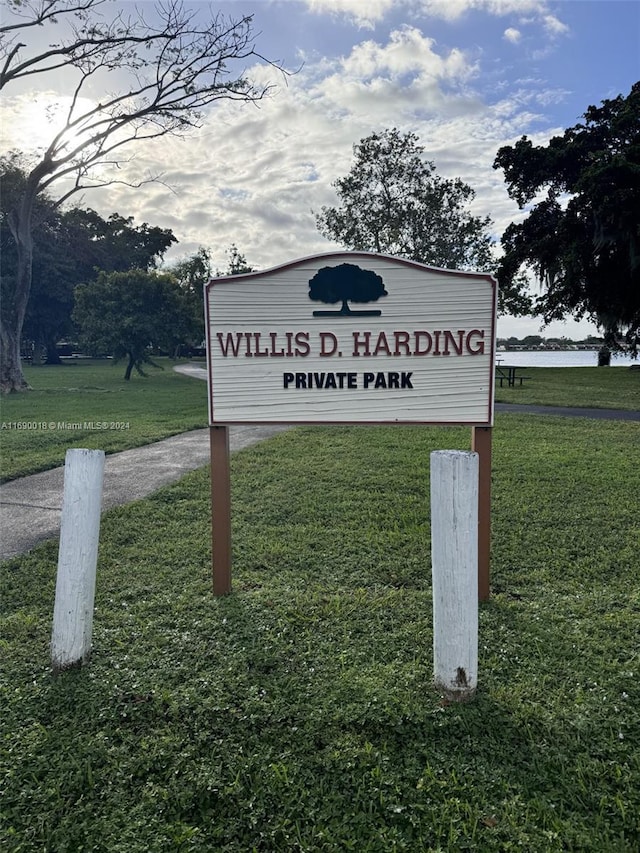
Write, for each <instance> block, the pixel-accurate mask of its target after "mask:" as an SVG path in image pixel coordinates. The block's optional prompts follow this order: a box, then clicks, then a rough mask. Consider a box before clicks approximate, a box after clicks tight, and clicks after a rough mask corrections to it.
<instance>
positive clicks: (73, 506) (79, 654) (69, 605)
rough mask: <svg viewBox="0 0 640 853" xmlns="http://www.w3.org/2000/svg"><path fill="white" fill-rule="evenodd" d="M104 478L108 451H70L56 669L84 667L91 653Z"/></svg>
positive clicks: (55, 637)
mask: <svg viewBox="0 0 640 853" xmlns="http://www.w3.org/2000/svg"><path fill="white" fill-rule="evenodd" d="M103 475H104V451H102V450H68V451H67V454H66V456H65V464H64V495H63V500H62V519H61V522H60V547H59V551H58V577H57V581H56V598H55V604H54V608H53V630H52V632H51V665H52V667H53V669H54V670H55V671H60V670H62V669H67V668H68V667H70V666H74V665H75V664H78V663H84V662H85V661H86V660H87V659H88V657H89V653H90V651H91V632H92V628H93V601H94V596H95V588H96V564H97V562H98V540H99V536H100V509H101V505H102V480H103Z"/></svg>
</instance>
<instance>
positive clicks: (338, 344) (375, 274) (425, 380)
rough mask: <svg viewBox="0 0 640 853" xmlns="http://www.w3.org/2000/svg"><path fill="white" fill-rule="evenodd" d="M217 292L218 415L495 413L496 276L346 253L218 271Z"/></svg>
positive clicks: (211, 303)
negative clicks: (226, 274) (240, 273)
mask: <svg viewBox="0 0 640 853" xmlns="http://www.w3.org/2000/svg"><path fill="white" fill-rule="evenodd" d="M330 260H332V261H334V263H327V261H330ZM353 260H358V261H359V262H360V263H362V262H363V261H366V268H363V266H361V265H360V263H359V264H355V263H353ZM335 261H344V262H343V263H336V262H335ZM240 278H242V279H243V280H242V281H240ZM303 288H304V290H303ZM206 296H207V324H208V325H207V342H208V350H209V353H208V355H209V371H210V405H211V412H212V423H213V422H223V421H225V422H230V423H233V422H236V423H242V422H247V421H254V422H259V420H261V421H263V422H269V421H275V422H303V423H304V422H322V421H325V422H334V423H335V422H338V423H339V422H344V423H352V422H389V421H391V422H403V421H404V422H422V423H425V422H433V423H449V422H464V423H470V422H473V423H482V424H485V423H489V422H490V420H491V418H492V400H491V399H490V398H491V394H492V381H491V379H492V365H493V356H492V353H493V348H494V339H495V332H494V328H495V326H494V318H495V282H494V281H493V279H491V277H490V276H487V275H483V274H473V273H452V272H449V271H443V270H433V269H431V268H429V267H424V266H423V265H421V264H414V263H412V262H406V261H400V260H399V259H395V258H389V257H387V256H379V255H368V254H366V253H337V254H334V255H330V256H320V257H318V258H310V259H306V260H303V261H299V262H295V263H293V264H290V265H287V266H285V267H280V268H276V269H275V270H271V271H268V272H267V273H263V274H260V273H254V274H252V275H249V276H244V277H237V278H236V277H231V278H226V279H217V280H214V281H213V282H210V283H209V285H207V290H206ZM243 297H246V298H243ZM381 300H383V301H381ZM310 301H311V302H316V303H318V302H320V303H324V304H325V305H327V306H336V307H334V308H331V309H329V308H324V309H320V308H318V309H317V310H311V309H312V305H310ZM372 303H375V304H376V305H378V304H379V305H381V306H383V307H380V308H378V307H367V308H354V307H353V306H354V305H363V304H369V305H371V304H372ZM305 305H306V306H308V307H305ZM338 306H339V307H338ZM383 308H384V311H383ZM456 362H457V365H455V364H454V363H456ZM445 364H446V365H447V366H446V367H444V365H445ZM440 365H443V366H442V367H441V366H440ZM489 367H491V369H489ZM372 391H374V392H376V391H377V392H382V391H383V392H389V393H388V394H383V395H382V396H380V394H375V395H374V397H375V403H370V402H367V398H369V399H371V398H370V392H372ZM300 392H303V393H300ZM304 392H307V393H304ZM308 392H313V393H311V394H309V393H308ZM335 392H343V393H342V394H338V395H337V396H336V394H335ZM467 398H468V399H467ZM452 418H453V419H457V418H460V419H459V420H453V421H452Z"/></svg>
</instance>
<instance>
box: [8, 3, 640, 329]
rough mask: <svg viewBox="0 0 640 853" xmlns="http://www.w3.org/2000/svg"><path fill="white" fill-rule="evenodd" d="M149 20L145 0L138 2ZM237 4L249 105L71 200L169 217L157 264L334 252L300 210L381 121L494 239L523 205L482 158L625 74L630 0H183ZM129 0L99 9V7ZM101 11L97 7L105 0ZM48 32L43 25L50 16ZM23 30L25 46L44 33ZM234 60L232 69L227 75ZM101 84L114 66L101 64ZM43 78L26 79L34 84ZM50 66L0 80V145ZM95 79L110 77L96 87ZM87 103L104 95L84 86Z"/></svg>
mask: <svg viewBox="0 0 640 853" xmlns="http://www.w3.org/2000/svg"><path fill="white" fill-rule="evenodd" d="M138 5H139V6H140V7H141V8H142V9H143V10H145V14H152V12H151V4H150V3H148V2H143V3H142V4H138ZM185 5H186V6H187V7H188V8H189V9H191V10H193V12H194V14H195V15H197V16H198V17H203V16H207V15H210V14H211V9H213V10H214V11H220V12H221V13H223V14H224V15H230V16H232V17H235V18H238V17H241V16H244V15H247V14H251V15H253V31H254V34H255V38H256V42H255V47H256V50H257V51H258V52H259V54H261V55H262V56H263V57H266V58H267V59H269V60H271V61H272V62H274V63H279V64H281V65H282V67H283V68H285V69H287V71H288V72H290V73H288V74H286V75H285V74H282V73H281V72H280V71H278V69H277V68H276V67H274V65H270V64H268V63H266V62H262V61H260V60H258V59H256V58H253V59H251V60H250V61H248V62H246V63H245V64H244V66H242V67H238V69H237V71H238V72H243V73H244V74H246V76H247V77H248V78H249V79H252V80H255V81H256V82H257V83H259V84H268V85H270V86H271V89H270V92H269V95H268V97H266V98H265V99H263V100H262V101H261V102H260V103H259V105H252V104H242V103H239V102H231V101H219V102H218V103H217V104H216V105H215V106H214V107H212V108H211V109H210V110H209V111H208V112H207V113H206V114H205V115H204V117H203V121H202V127H201V128H200V129H198V130H195V131H191V132H190V133H189V134H188V136H187V137H185V138H181V139H179V138H175V137H163V138H162V139H161V140H159V141H157V142H153V143H146V144H140V145H138V146H137V147H136V148H135V149H133V150H132V152H131V153H132V154H133V155H135V156H134V159H133V160H131V161H128V162H127V163H125V164H123V165H122V167H121V169H120V170H119V173H118V175H119V176H122V177H123V178H126V177H127V176H132V179H134V178H135V177H138V178H139V177H140V176H144V175H148V174H154V175H158V174H160V175H161V176H162V182H161V183H159V182H155V183H149V184H145V185H143V186H141V187H140V188H138V189H132V188H130V187H127V186H124V185H113V186H110V187H106V188H102V189H100V190H96V191H92V192H90V193H86V194H85V195H84V196H83V197H74V199H73V203H74V204H80V205H82V206H85V205H88V206H91V207H93V208H94V209H95V210H97V211H98V212H99V213H101V214H102V215H103V216H107V215H108V214H110V213H112V212H114V211H118V213H120V214H122V215H126V216H134V217H135V223H136V224H140V223H142V222H148V223H149V224H150V225H158V226H161V227H163V228H171V229H172V230H173V232H174V234H175V236H176V237H177V239H178V240H179V243H178V245H177V246H175V247H173V249H172V250H171V253H170V254H169V255H168V256H167V260H168V261H172V260H175V259H177V258H179V257H184V256H186V255H190V254H192V253H193V252H195V251H197V249H198V248H199V247H201V246H202V247H205V248H207V249H209V250H210V251H211V253H212V256H213V259H214V264H215V265H216V266H218V267H220V268H224V267H225V266H226V263H227V257H226V255H225V252H226V250H228V248H229V246H230V245H231V244H232V243H234V244H235V245H236V246H237V247H238V249H239V250H240V252H241V253H242V254H243V255H245V257H246V259H247V262H248V263H249V264H251V266H252V267H254V268H255V269H267V268H269V267H272V266H276V265H278V264H281V263H285V262H287V261H291V260H293V259H296V258H301V257H306V256H308V255H313V254H319V253H321V252H329V251H333V250H335V249H338V248H341V247H339V246H338V245H337V244H335V243H332V242H330V241H329V240H327V239H326V238H324V237H323V236H322V235H321V234H320V233H319V231H318V229H317V227H316V222H315V213H317V212H319V211H320V209H321V208H322V206H323V205H329V206H330V205H335V204H336V203H337V201H338V199H337V196H336V193H335V189H334V187H333V183H334V182H335V181H336V180H337V179H338V178H340V177H343V176H345V175H346V174H347V173H348V171H349V169H350V167H351V165H352V162H353V145H354V144H355V143H357V142H359V141H360V140H361V139H362V138H364V137H366V136H368V135H369V134H371V133H373V132H376V131H381V130H383V129H385V128H391V127H397V128H399V129H400V130H401V131H411V132H413V133H415V134H417V135H418V137H419V139H420V142H421V144H422V145H423V146H424V149H425V152H424V156H425V157H426V158H427V159H429V160H431V161H432V162H433V163H434V164H435V167H436V170H437V172H438V174H439V175H441V176H442V177H444V178H455V177H459V178H462V180H463V181H465V182H466V183H468V184H469V185H470V186H471V187H472V188H473V189H474V190H475V193H476V197H475V200H474V202H473V205H472V212H473V213H474V214H476V215H479V216H490V217H491V220H492V229H491V231H492V235H493V236H494V238H495V239H496V240H499V238H500V236H501V234H502V233H503V231H504V229H505V228H506V227H507V225H509V223H510V222H512V221H519V220H520V219H521V218H522V217H523V216H524V215H525V214H524V213H523V212H521V211H519V210H518V207H517V205H516V204H515V203H514V202H512V201H511V200H510V199H509V197H508V195H507V192H506V188H505V184H504V178H503V175H502V172H500V171H499V170H494V169H493V161H494V159H495V155H496V152H497V151H498V149H499V148H500V147H501V146H503V145H511V144H514V143H515V142H516V141H517V140H518V139H519V138H520V137H521V136H523V135H526V136H528V137H529V138H530V139H531V140H532V141H533V142H534V143H536V144H545V143H546V142H547V141H548V140H549V139H550V138H551V137H552V136H554V135H558V134H561V133H562V132H563V131H564V130H565V129H566V128H567V127H571V126H572V125H574V124H576V123H578V122H579V121H580V120H581V117H582V114H583V113H584V112H585V110H586V109H587V107H588V106H589V105H592V104H599V103H600V102H601V101H602V100H604V99H606V98H614V97H616V96H617V95H619V94H622V95H626V94H628V93H629V91H630V89H631V86H632V84H633V83H634V82H636V81H637V80H638V79H640V2H637V0H563V2H550V0H250V2H244V0H237V2H235V0H234V2H219V3H214V4H212V5H211V6H209V4H206V3H201V2H193V0H185ZM123 7H124V8H125V9H126V8H127V7H129V10H131V9H132V4H127V3H115V4H113V5H110V6H108V7H107V8H108V12H107V14H115V10H116V9H119V8H123ZM111 10H114V11H111ZM59 26H60V25H59ZM50 29H51V28H48V27H41V28H38V31H36V32H35V33H30V34H29V36H28V38H25V37H24V35H22V36H21V40H22V41H25V42H27V48H26V49H35V48H37V47H38V44H42V45H44V44H46V43H48V42H50V41H52V40H53V39H54V38H55V33H52V32H50ZM235 70H236V69H234V71H235ZM114 75H115V79H117V72H114ZM41 77H42V78H43V79H40V78H41ZM71 85H72V81H71V79H70V77H69V76H68V75H65V74H48V75H39V76H34V77H32V78H30V79H29V81H28V83H26V84H23V85H16V86H15V87H14V88H13V89H11V91H10V87H7V89H6V90H5V91H6V94H4V97H3V101H4V103H3V121H2V124H1V126H0V152H6V151H8V150H10V149H14V148H21V149H23V150H25V151H29V150H30V149H37V148H38V147H41V146H43V145H44V144H46V143H47V142H48V141H49V140H50V138H51V135H52V133H53V132H55V121H56V119H55V115H56V112H55V107H54V105H56V104H57V105H58V106H59V105H60V104H64V103H65V98H66V99H67V100H68V95H69V92H70V86H71ZM110 85H111V84H110ZM87 94H88V96H89V97H90V98H91V97H93V98H95V99H96V102H97V101H98V100H99V98H100V97H101V96H102V97H104V92H100V91H93V92H92V91H88V92H87ZM540 329H541V320H540V319H539V318H512V317H501V318H500V319H499V321H498V336H500V337H508V336H510V335H515V336H516V337H523V336H525V335H528V334H539V333H541V334H543V335H545V336H547V337H550V336H552V335H566V336H567V337H573V338H580V337H583V336H585V335H587V334H590V333H593V332H594V331H595V327H594V326H592V325H591V324H589V323H586V322H581V323H576V322H574V321H567V322H565V323H553V324H551V325H550V326H548V327H547V328H546V329H545V330H544V331H542V332H541V331H540Z"/></svg>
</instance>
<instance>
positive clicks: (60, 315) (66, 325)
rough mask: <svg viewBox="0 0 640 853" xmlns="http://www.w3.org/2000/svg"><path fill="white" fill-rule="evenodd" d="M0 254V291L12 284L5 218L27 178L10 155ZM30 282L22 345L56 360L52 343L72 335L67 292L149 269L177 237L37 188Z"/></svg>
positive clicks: (0, 211)
mask: <svg viewBox="0 0 640 853" xmlns="http://www.w3.org/2000/svg"><path fill="white" fill-rule="evenodd" d="M0 174H1V175H2V194H1V195H0V252H1V256H2V269H1V285H0V286H1V288H2V296H3V298H4V297H5V294H7V295H8V297H9V298H10V297H11V293H12V289H13V288H14V286H15V278H16V270H17V252H16V246H15V241H14V240H13V238H12V236H11V232H10V229H9V225H8V216H9V213H10V211H11V210H12V209H13V207H14V206H15V201H16V198H18V197H19V196H20V194H21V193H22V192H23V190H24V185H25V183H26V179H27V175H26V172H25V169H24V166H23V163H22V161H21V158H20V157H19V156H18V155H15V154H12V155H10V156H9V157H6V158H0ZM34 221H35V222H36V223H37V226H36V227H35V228H34V234H33V244H34V245H33V263H32V284H31V294H30V297H29V302H28V304H27V310H26V314H25V319H24V327H23V344H24V342H25V341H29V345H30V346H33V352H34V362H33V363H34V364H38V363H40V361H41V360H42V357H43V355H44V354H45V353H46V361H47V364H54V363H59V361H60V359H59V357H58V355H57V350H56V343H57V342H58V341H59V340H60V338H61V337H63V336H66V335H69V334H71V333H72V321H71V312H72V310H73V291H74V288H75V287H76V285H78V284H80V283H81V282H87V281H91V280H92V279H94V278H95V277H96V276H97V273H98V270H105V271H108V272H110V271H114V270H119V271H124V270H128V269H134V268H139V269H154V268H155V267H156V266H157V264H158V263H159V262H160V261H161V260H162V257H163V255H164V253H165V252H166V251H167V249H168V248H169V247H170V246H171V244H172V243H176V242H177V240H176V238H175V237H174V235H173V232H172V231H171V230H170V229H165V228H160V227H158V226H150V225H148V224H147V223H146V222H143V223H142V225H134V221H133V217H124V216H121V215H120V214H118V213H113V214H111V216H109V217H108V218H107V219H104V218H103V217H102V216H100V215H99V214H98V213H96V211H94V210H91V209H90V208H85V209H81V208H77V207H72V208H69V209H64V208H60V207H59V206H57V205H56V204H55V202H54V200H53V199H52V198H51V197H50V196H49V195H48V194H47V193H46V192H43V193H41V194H40V195H39V196H38V199H37V205H36V207H35V209H34Z"/></svg>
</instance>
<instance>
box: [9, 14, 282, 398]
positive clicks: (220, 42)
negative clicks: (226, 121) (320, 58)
mask: <svg viewBox="0 0 640 853" xmlns="http://www.w3.org/2000/svg"><path fill="white" fill-rule="evenodd" d="M108 5H109V4H108V0H5V6H6V10H5V15H4V16H3V21H2V23H1V24H0V89H5V88H6V87H7V86H9V85H11V84H19V83H20V82H21V81H22V82H23V83H30V84H31V85H34V84H35V81H36V80H38V79H42V80H43V81H47V80H49V79H55V78H53V77H52V75H58V76H60V75H61V74H62V72H65V73H66V75H67V76H68V77H69V78H70V79H72V81H73V82H72V83H71V88H70V90H69V93H68V94H69V99H68V105H67V106H65V111H64V115H63V120H62V124H61V126H60V127H59V129H58V131H57V132H55V133H54V135H53V137H52V139H51V141H50V143H49V144H48V145H47V146H46V147H45V149H44V151H42V152H39V153H38V154H37V155H34V158H33V162H32V165H31V168H30V170H29V173H28V176H27V181H26V185H25V188H24V192H23V194H22V196H21V198H20V200H19V202H18V203H17V204H16V205H15V207H14V209H13V210H12V211H11V215H10V217H9V226H10V228H11V233H12V235H13V239H14V241H15V245H16V255H17V272H16V278H15V285H14V287H13V289H12V291H11V293H10V294H9V295H8V297H7V298H5V299H4V300H3V307H2V315H1V318H0V319H1V323H0V389H1V390H2V391H4V392H6V391H12V390H22V389H24V388H26V387H27V384H26V382H25V380H24V377H23V375H22V369H21V365H20V337H21V333H22V326H23V322H24V316H25V311H26V307H27V302H28V300H29V292H30V289H31V277H32V261H33V228H34V210H35V208H36V206H37V199H38V197H39V196H40V195H41V194H42V193H43V192H44V191H49V192H50V193H52V194H53V192H54V189H55V188H56V187H58V191H57V192H56V193H55V201H56V204H62V203H63V202H64V201H65V200H66V199H68V198H69V197H71V196H72V195H73V194H74V193H77V192H80V191H81V190H83V189H86V188H87V187H95V186H104V185H108V184H109V183H113V182H114V181H113V180H110V179H109V178H108V176H106V175H107V174H108V170H109V169H110V168H111V167H113V166H114V165H117V164H118V160H119V158H124V157H125V153H123V152H124V149H126V147H127V146H129V145H130V144H131V143H134V142H140V141H143V140H148V139H154V138H157V137H160V136H163V135H165V134H168V133H177V134H180V133H183V132H184V131H186V130H189V129H191V128H194V127H198V126H199V124H200V121H201V119H202V116H203V111H204V110H206V108H207V107H209V106H210V105H211V104H213V103H215V102H216V101H218V100H220V99H222V98H227V99H229V98H230V99H236V100H241V101H249V102H255V101H258V100H260V99H261V98H262V97H263V96H264V95H265V92H266V91H267V88H268V87H265V86H262V85H256V84H254V83H252V82H251V81H249V80H247V79H246V78H245V77H244V76H243V75H242V73H241V72H240V73H239V74H238V73H236V72H235V71H234V70H233V67H232V66H233V65H234V63H235V62H236V61H238V60H240V61H244V60H249V59H255V58H258V54H257V53H256V51H255V49H254V37H253V32H252V18H251V16H245V17H242V18H239V19H228V18H225V17H223V16H222V15H219V14H215V15H212V14H210V13H208V12H207V10H206V9H205V8H203V7H202V6H201V5H200V4H197V5H196V6H195V7H194V8H191V9H189V8H188V7H187V6H186V5H185V4H183V3H182V2H181V0H165V2H163V3H160V4H158V5H157V6H155V7H153V8H149V7H148V6H141V7H139V8H136V7H133V6H127V7H125V9H126V11H122V10H120V11H119V10H118V9H116V10H115V11H114V12H113V14H111V15H109V14H108V8H107V7H108ZM103 13H106V14H104V15H103ZM43 27H44V28H45V29H47V31H49V33H50V41H49V43H48V44H47V45H46V46H44V47H43V46H42V42H39V41H38V40H37V39H36V38H35V34H36V33H38V31H39V30H40V29H41V28H43ZM56 28H57V29H58V30H60V31H61V33H60V35H59V36H58V37H56V34H55V32H56ZM125 77H126V82H125V83H122V80H123V79H125ZM96 89H98V90H99V91H102V92H103V96H102V97H101V99H100V101H99V102H97V103H96V100H95V98H94V97H92V92H95V91H96ZM138 185H139V184H138Z"/></svg>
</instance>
